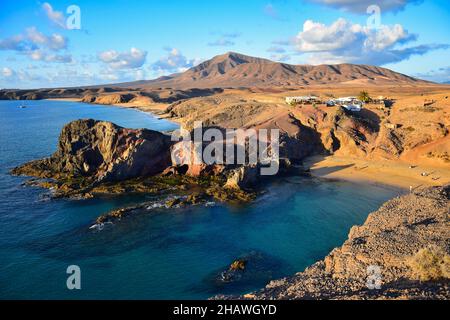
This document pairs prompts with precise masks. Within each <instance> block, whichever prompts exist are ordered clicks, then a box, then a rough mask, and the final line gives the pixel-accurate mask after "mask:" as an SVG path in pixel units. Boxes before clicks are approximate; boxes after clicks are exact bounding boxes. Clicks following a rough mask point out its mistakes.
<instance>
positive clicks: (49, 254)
mask: <svg viewBox="0 0 450 320" xmlns="http://www.w3.org/2000/svg"><path fill="white" fill-rule="evenodd" d="M24 103H26V105H28V106H29V107H28V108H26V109H19V108H17V106H18V105H20V104H21V103H20V102H17V101H0V299H13V298H17V299H50V298H56V299H205V298H208V297H210V296H212V295H215V294H219V293H228V294H237V293H246V292H248V291H251V290H254V289H257V288H260V287H262V286H264V285H265V284H266V283H267V281H269V280H270V279H273V278H280V277H283V276H287V275H291V274H293V273H295V272H298V271H301V270H303V269H304V268H305V267H307V266H308V265H310V264H312V263H314V262H315V261H317V260H319V259H322V258H323V257H325V256H326V255H327V253H328V252H329V251H330V250H331V249H333V248H334V247H336V246H339V245H340V244H342V242H343V241H344V240H345V239H346V238H347V234H348V231H349V229H350V227H351V226H352V225H355V224H361V223H362V222H364V220H365V219H366V217H367V215H368V213H370V212H371V211H373V210H375V209H376V208H377V207H378V206H379V205H380V204H381V203H383V202H384V201H386V200H387V199H389V198H391V197H393V196H395V195H397V194H398V193H399V191H398V190H394V189H390V188H386V187H380V186H374V185H356V184H353V183H349V182H342V181H321V180H317V179H306V178H298V177H295V178H286V179H282V180H279V181H277V182H276V183H272V184H270V185H269V186H267V190H266V192H265V193H264V194H263V195H262V196H261V197H260V198H258V200H257V201H256V202H255V203H253V204H251V205H248V206H242V207H232V206H226V205H214V206H210V207H194V208H189V209H178V210H172V211H160V212H153V211H143V212H142V213H141V214H136V215H134V216H132V217H130V218H128V219H126V220H124V221H122V222H120V223H118V224H116V225H113V226H110V227H108V228H106V229H105V230H103V231H100V232H99V231H95V230H90V229H89V226H90V225H91V224H92V222H93V221H94V220H95V218H96V217H97V216H99V215H101V214H103V213H105V212H108V211H109V210H112V209H114V208H119V207H122V206H127V205H131V204H135V203H139V202H140V201H144V200H149V199H146V198H145V197H118V198H110V199H101V200H83V201H69V200H51V201H49V200H48V198H47V197H46V194H47V191H45V190H42V189H39V188H32V187H24V186H22V185H21V184H22V183H23V182H24V181H25V180H26V179H25V178H20V177H12V176H10V175H9V174H8V171H9V170H10V169H11V168H13V167H15V166H17V165H19V164H21V163H23V162H26V161H29V160H32V159H36V158H41V157H44V156H47V155H49V154H51V153H52V152H54V150H55V148H56V143H57V139H58V134H59V132H60V130H61V128H62V126H63V125H64V124H65V123H67V122H69V121H71V120H74V119H79V118H95V119H101V120H109V121H113V122H115V123H117V124H119V125H122V126H126V127H133V128H141V127H146V128H150V129H154V130H171V129H174V128H175V127H176V126H175V125H174V124H172V123H170V122H167V121H163V120H157V119H156V118H154V117H152V116H150V115H147V114H144V113H141V112H139V111H136V110H130V109H120V108H114V107H105V106H95V105H85V104H81V103H72V102H56V101H27V102H24ZM250 253H252V254H253V255H255V254H256V255H257V256H258V257H260V259H259V260H258V262H257V267H256V268H255V272H252V273H249V274H248V275H247V276H246V277H244V279H243V280H241V281H239V282H237V283H231V284H226V285H223V284H218V283H217V282H216V281H214V279H215V277H216V276H217V275H218V274H219V273H220V271H222V270H224V269H225V268H226V267H227V266H228V265H229V264H230V263H231V262H232V261H234V260H235V259H236V258H238V257H241V256H246V255H248V254H250ZM69 265H78V266H80V268H81V285H82V289H81V290H79V291H69V290H68V289H67V288H66V279H67V274H66V269H67V267H68V266H69Z"/></svg>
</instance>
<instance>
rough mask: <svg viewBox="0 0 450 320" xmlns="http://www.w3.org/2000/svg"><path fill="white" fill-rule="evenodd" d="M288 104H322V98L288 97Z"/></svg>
mask: <svg viewBox="0 0 450 320" xmlns="http://www.w3.org/2000/svg"><path fill="white" fill-rule="evenodd" d="M286 103H287V104H293V103H298V104H301V103H309V104H313V103H320V98H319V97H316V96H299V97H287V98H286Z"/></svg>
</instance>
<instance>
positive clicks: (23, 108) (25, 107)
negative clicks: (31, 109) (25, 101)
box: [19, 105, 27, 109]
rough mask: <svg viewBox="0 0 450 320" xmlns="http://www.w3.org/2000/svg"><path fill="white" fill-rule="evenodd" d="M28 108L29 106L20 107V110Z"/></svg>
mask: <svg viewBox="0 0 450 320" xmlns="http://www.w3.org/2000/svg"><path fill="white" fill-rule="evenodd" d="M26 108H27V106H25V105H21V106H19V109H26Z"/></svg>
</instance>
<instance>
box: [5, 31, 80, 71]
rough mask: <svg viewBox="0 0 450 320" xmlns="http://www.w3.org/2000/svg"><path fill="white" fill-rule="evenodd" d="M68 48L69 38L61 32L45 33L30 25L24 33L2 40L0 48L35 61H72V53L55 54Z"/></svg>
mask: <svg viewBox="0 0 450 320" xmlns="http://www.w3.org/2000/svg"><path fill="white" fill-rule="evenodd" d="M66 49H67V39H66V38H65V37H64V36H62V35H61V34H58V33H54V34H52V35H45V34H43V33H42V32H40V31H39V30H38V29H37V28H36V27H30V28H27V29H26V30H25V32H24V33H21V34H19V35H15V36H13V37H10V38H6V39H2V40H0V50H11V51H16V52H18V53H20V54H23V55H26V56H28V57H29V58H30V59H32V60H34V61H45V62H61V63H68V62H72V56H71V55H70V54H68V53H67V54H55V53H52V52H60V51H61V50H66Z"/></svg>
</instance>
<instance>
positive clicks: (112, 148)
mask: <svg viewBox="0 0 450 320" xmlns="http://www.w3.org/2000/svg"><path fill="white" fill-rule="evenodd" d="M170 145H171V142H170V138H169V137H168V136H166V135H164V134H162V133H159V132H156V131H151V130H132V129H125V128H122V127H119V126H117V125H115V124H113V123H110V122H103V121H95V120H78V121H74V122H71V123H69V124H68V125H66V126H65V127H64V128H63V130H62V132H61V135H60V138H59V145H58V150H57V151H56V153H55V154H53V155H52V156H51V157H50V158H48V159H43V160H37V161H33V162H30V163H28V164H25V165H23V166H20V167H18V168H16V169H14V170H13V173H14V174H20V175H29V176H36V177H41V178H57V179H58V178H64V177H73V178H84V179H91V180H92V181H95V182H96V183H99V182H111V181H124V180H128V179H133V178H137V177H146V176H151V175H155V174H158V173H160V172H162V171H163V170H164V169H165V168H167V167H168V166H170Z"/></svg>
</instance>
